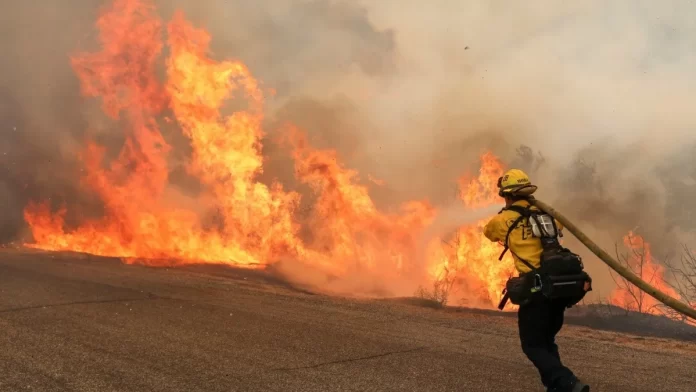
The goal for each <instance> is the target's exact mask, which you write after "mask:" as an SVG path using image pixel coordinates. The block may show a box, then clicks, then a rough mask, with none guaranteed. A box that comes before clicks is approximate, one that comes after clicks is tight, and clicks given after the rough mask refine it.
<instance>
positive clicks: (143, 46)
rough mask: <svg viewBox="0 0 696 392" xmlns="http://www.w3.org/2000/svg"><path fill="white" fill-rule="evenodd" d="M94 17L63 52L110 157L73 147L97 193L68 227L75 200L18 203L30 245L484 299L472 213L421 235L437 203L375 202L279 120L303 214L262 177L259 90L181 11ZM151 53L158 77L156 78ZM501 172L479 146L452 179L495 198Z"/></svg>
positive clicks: (118, 9)
mask: <svg viewBox="0 0 696 392" xmlns="http://www.w3.org/2000/svg"><path fill="white" fill-rule="evenodd" d="M97 27H98V29H99V32H100V35H99V41H100V43H101V46H102V48H101V50H100V51H99V52H96V53H79V54H77V55H75V56H73V57H72V58H71V60H72V66H73V69H74V71H75V73H76V74H77V76H78V78H79V80H80V81H81V85H82V92H83V94H84V95H85V96H87V97H98V98H100V99H101V102H102V109H103V112H104V113H105V114H106V115H107V116H108V117H109V118H111V119H112V120H113V121H114V122H118V124H119V125H120V126H121V127H122V131H123V132H124V134H125V143H124V144H123V147H122V149H121V150H120V152H119V153H118V154H117V155H116V156H115V158H113V159H109V157H108V156H107V154H106V148H105V147H104V146H101V145H100V144H98V143H97V142H95V141H93V140H92V141H88V142H87V143H86V145H85V147H84V149H83V151H82V153H81V155H80V159H81V162H82V165H83V168H84V176H83V178H82V187H83V190H84V191H85V192H92V193H94V194H96V195H98V197H99V198H100V199H101V200H102V201H103V204H104V209H103V213H102V214H101V216H99V217H96V218H92V217H87V216H82V217H79V219H77V223H76V224H75V225H70V224H68V217H69V216H70V214H71V208H72V207H74V206H70V205H63V206H60V207H59V208H58V209H57V210H54V209H53V208H52V206H51V204H50V203H48V202H45V201H40V200H39V201H36V202H33V203H31V204H29V205H28V206H27V207H26V209H25V212H24V215H25V220H26V222H27V223H28V224H29V226H30V228H31V232H32V234H33V238H34V242H33V243H32V244H30V245H29V246H31V247H34V248H39V249H44V250H52V251H66V250H70V251H78V252H85V253H90V254H94V255H101V256H113V257H120V258H123V259H124V260H125V261H127V262H131V263H132V262H143V263H148V264H151V265H161V264H165V265H169V264H172V263H175V264H185V263H222V264H229V265H234V266H247V267H248V266H263V265H268V264H272V263H277V262H281V261H284V260H294V261H297V262H298V263H301V264H296V265H302V268H311V269H312V270H313V271H320V272H321V273H322V274H325V275H326V276H329V277H332V279H338V280H340V279H341V278H342V277H345V276H358V277H360V278H361V279H368V280H369V279H371V280H373V281H378V280H379V281H383V282H384V283H383V284H382V285H383V286H384V287H386V288H387V291H394V290H390V289H389V288H390V287H400V289H399V290H408V291H410V292H411V293H412V292H413V290H414V288H415V287H416V286H417V285H428V284H430V283H431V282H433V281H434V282H441V283H443V284H446V285H448V286H450V287H452V286H455V287H459V288H461V289H462V290H461V295H462V296H464V297H467V298H468V300H469V301H471V302H472V303H475V304H478V305H484V304H486V305H492V304H495V303H496V301H497V300H498V296H499V292H500V289H501V287H502V285H503V283H504V281H505V279H506V278H507V277H508V276H509V275H510V274H511V272H512V270H511V265H512V264H511V263H509V262H499V261H498V260H497V254H498V252H499V246H498V245H496V244H490V243H488V242H487V241H485V240H484V239H483V237H482V236H481V235H480V232H481V227H482V224H483V222H478V223H473V224H471V225H468V226H465V227H463V228H461V229H459V230H458V231H457V233H456V234H455V235H454V240H451V241H449V242H447V244H446V245H443V242H442V240H443V239H442V238H435V239H429V240H428V243H427V244H422V241H423V240H422V238H423V233H424V230H425V229H426V228H427V227H428V226H429V224H430V223H431V222H432V221H433V219H434V217H435V216H436V214H437V209H436V208H434V207H433V206H431V205H430V204H429V203H428V202H426V201H410V202H406V203H403V205H402V206H401V208H400V209H399V210H398V211H382V210H380V209H379V208H378V207H377V206H376V205H375V203H374V202H373V200H372V199H371V197H370V194H369V192H368V188H367V187H366V186H364V185H362V184H361V182H360V180H359V177H358V173H357V172H356V171H354V170H351V169H348V168H346V167H345V166H344V165H343V164H342V163H341V162H340V159H339V156H338V154H337V152H336V151H333V150H321V149H317V148H314V147H313V146H312V144H311V143H310V141H309V140H308V138H307V135H306V134H305V133H303V131H302V130H301V129H298V128H297V127H295V126H293V125H287V126H286V127H285V128H284V130H283V134H284V136H285V137H284V139H285V140H284V141H283V145H285V146H287V147H288V149H289V151H290V152H289V154H290V155H291V157H292V159H293V160H294V165H295V167H294V172H295V177H296V180H297V182H298V183H300V184H305V185H307V186H308V187H309V188H311V190H312V202H313V205H312V206H311V210H310V212H309V213H308V214H299V213H298V206H299V205H300V201H301V197H300V194H299V193H297V192H295V191H292V190H287V189H283V187H282V186H281V185H279V184H272V185H270V186H268V185H266V184H264V183H262V182H261V181H260V180H259V175H260V174H261V173H262V171H263V167H264V158H263V155H262V151H261V150H262V143H263V142H266V141H265V140H264V135H265V133H264V130H263V129H262V123H263V119H264V114H265V106H264V100H265V97H266V96H267V95H268V93H269V92H268V91H267V90H264V88H263V87H262V84H261V83H260V82H259V81H257V80H256V79H255V78H254V76H253V75H252V72H251V71H250V70H249V69H248V68H247V67H246V66H245V65H244V64H242V63H241V62H238V61H232V60H229V61H215V60H213V59H211V58H210V57H208V55H207V54H208V52H209V43H210V36H209V35H208V33H207V32H206V31H205V30H202V29H198V28H196V27H194V26H193V25H192V24H191V23H189V22H188V21H187V20H186V18H185V16H184V15H183V14H182V13H177V14H175V15H174V17H173V18H172V20H171V21H169V22H168V23H166V24H165V23H163V22H162V21H161V20H160V19H159V18H158V16H157V14H156V11H155V9H154V6H153V5H152V4H151V3H150V2H148V1H145V0H116V1H114V3H113V4H112V5H111V7H110V8H108V9H106V10H105V11H104V12H103V14H102V15H101V16H100V18H99V20H98V21H97ZM165 35H166V37H167V39H166V41H163V39H162V37H163V36H165ZM165 52H166V55H165V54H164V53H165ZM162 56H166V58H165V61H164V64H165V68H166V72H165V75H166V81H165V82H161V81H160V79H159V78H158V64H160V63H159V61H160V58H161V57H162ZM228 113H231V114H228ZM168 122H172V123H175V124H176V128H177V129H178V130H179V131H180V132H181V133H182V134H183V136H185V137H186V138H187V139H188V143H189V145H190V147H191V152H190V155H189V156H190V158H189V161H188V162H187V164H186V169H187V171H188V174H189V175H191V176H194V177H195V178H197V179H198V181H200V184H201V189H202V191H201V192H200V194H199V195H198V196H197V197H196V200H195V205H196V206H197V208H187V203H177V202H175V200H177V199H176V198H173V197H171V194H170V192H171V190H170V189H169V187H168V183H169V175H170V167H169V161H170V160H169V156H170V154H171V153H172V147H171V146H170V145H169V144H168V142H167V140H166V138H165V137H164V136H163V132H162V131H161V128H162V127H163V125H162V124H167V123H168ZM503 170H504V166H503V164H502V163H501V162H500V161H499V160H498V159H497V158H496V157H495V156H493V155H492V154H490V153H486V154H484V155H483V156H482V157H481V170H480V173H479V175H478V176H474V177H472V178H469V177H467V178H464V179H462V181H461V184H460V185H461V187H460V188H461V192H460V195H461V199H462V201H463V203H464V204H465V205H466V206H467V207H469V208H480V207H487V206H491V205H495V204H496V203H499V200H498V198H497V196H496V189H495V188H496V180H497V178H498V177H499V176H500V175H501V174H502V172H503ZM189 204H190V203H189ZM201 206H202V207H201ZM211 217H212V218H211ZM295 273H300V274H301V272H299V271H295ZM400 281H401V282H409V283H408V284H403V285H402V284H400V283H398V282H400ZM390 282H393V283H390ZM399 290H397V291H399ZM405 292H407V291H405Z"/></svg>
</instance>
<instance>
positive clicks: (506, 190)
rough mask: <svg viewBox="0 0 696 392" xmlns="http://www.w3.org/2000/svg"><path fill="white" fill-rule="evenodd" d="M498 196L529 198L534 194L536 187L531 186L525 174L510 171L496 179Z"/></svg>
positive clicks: (520, 171) (517, 170)
mask: <svg viewBox="0 0 696 392" xmlns="http://www.w3.org/2000/svg"><path fill="white" fill-rule="evenodd" d="M498 189H499V190H498V194H499V195H500V196H501V197H505V196H529V195H531V194H533V193H534V192H536V190H537V186H536V185H532V182H531V181H529V176H528V175H527V173H525V172H523V171H522V170H520V169H511V170H508V171H507V172H505V174H503V176H502V177H500V178H499V179H498Z"/></svg>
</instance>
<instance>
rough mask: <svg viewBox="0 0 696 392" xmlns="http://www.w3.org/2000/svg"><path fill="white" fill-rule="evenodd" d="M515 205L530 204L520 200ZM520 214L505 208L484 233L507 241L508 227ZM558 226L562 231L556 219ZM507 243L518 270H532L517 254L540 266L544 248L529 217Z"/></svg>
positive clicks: (496, 240) (534, 208)
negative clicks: (535, 235)
mask: <svg viewBox="0 0 696 392" xmlns="http://www.w3.org/2000/svg"><path fill="white" fill-rule="evenodd" d="M513 205H515V206H521V207H527V206H529V202H528V201H526V200H520V201H516V202H515V203H513ZM532 209H533V210H537V208H536V207H532ZM519 216H520V214H518V213H517V212H515V211H509V210H504V211H502V212H501V213H499V214H498V215H496V216H495V217H493V219H491V220H490V221H489V222H488V223H487V224H486V226H485V228H484V229H483V234H484V235H485V236H486V238H488V239H489V240H491V241H493V242H500V243H503V242H505V237H506V236H507V232H508V229H509V228H510V226H512V224H513V223H514V222H515V220H517V218H519ZM556 227H557V228H558V230H559V233H560V231H561V229H562V228H563V227H562V226H561V224H560V223H559V222H558V221H556ZM507 245H508V247H509V248H510V251H511V252H510V253H512V254H513V255H512V257H513V259H514V260H515V268H516V269H517V272H519V273H520V274H523V273H527V272H530V271H531V270H530V269H529V267H527V266H526V265H525V264H524V263H523V262H521V261H520V259H519V258H518V257H517V256H519V257H521V258H523V259H524V260H526V261H527V262H528V263H529V264H531V265H533V266H534V268H539V259H540V258H541V252H542V250H543V249H542V247H541V241H540V240H539V238H536V237H534V236H533V235H532V226H531V225H530V224H529V219H527V218H524V219H522V221H520V223H519V224H518V225H517V227H516V228H515V229H514V230H512V232H511V233H510V240H509V242H508V244H507Z"/></svg>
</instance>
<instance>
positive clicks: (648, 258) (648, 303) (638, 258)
mask: <svg viewBox="0 0 696 392" xmlns="http://www.w3.org/2000/svg"><path fill="white" fill-rule="evenodd" d="M623 243H624V246H625V247H626V248H627V249H628V250H629V254H628V256H627V257H626V259H625V261H626V266H627V267H628V268H629V269H630V270H631V271H633V273H634V274H636V275H638V276H639V277H641V278H642V279H643V280H645V281H646V282H648V283H650V284H651V285H652V286H653V287H655V288H656V289H658V290H660V291H662V292H664V293H665V294H668V295H670V296H672V297H673V298H676V299H680V298H681V297H680V296H679V294H678V293H677V292H676V291H675V290H674V288H673V287H672V286H670V285H669V283H667V281H666V280H665V268H664V267H663V266H662V265H660V264H658V263H657V262H656V261H655V260H654V259H653V257H652V252H651V249H650V243H648V242H646V241H645V240H644V239H643V237H642V236H640V235H638V234H635V233H634V232H633V231H630V232H629V233H628V234H626V235H625V236H624V238H623ZM609 303H611V304H612V305H615V306H619V307H621V308H624V309H627V310H630V311H635V312H639V313H647V314H657V315H661V314H665V310H664V307H662V306H661V303H660V302H659V301H658V300H656V299H655V298H653V297H651V296H649V295H648V294H645V293H644V292H642V291H640V290H639V289H637V288H636V287H635V286H633V285H631V284H630V283H628V282H626V281H624V280H618V281H617V287H616V288H615V289H614V291H613V292H612V293H611V294H610V296H609Z"/></svg>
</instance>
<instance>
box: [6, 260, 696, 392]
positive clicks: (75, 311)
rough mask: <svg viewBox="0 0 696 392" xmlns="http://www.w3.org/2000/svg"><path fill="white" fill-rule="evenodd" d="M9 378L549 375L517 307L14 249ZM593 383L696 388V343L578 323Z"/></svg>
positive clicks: (339, 379) (576, 344)
mask: <svg viewBox="0 0 696 392" xmlns="http://www.w3.org/2000/svg"><path fill="white" fill-rule="evenodd" d="M0 290H1V292H0V390H2V391H100V392H103V391H167V392H171V391H475V392H479V391H480V392H485V391H542V390H543V389H542V388H541V384H540V383H539V381H538V378H537V375H536V373H535V370H534V369H533V368H532V366H531V365H530V364H529V363H528V362H527V361H526V359H525V358H524V357H523V355H522V353H521V350H520V348H519V344H518V340H517V337H516V334H515V332H516V331H515V319H514V318H510V317H497V316H490V315H483V314H478V313H468V312H450V311H442V310H435V309H428V308H425V307H418V306H414V305H408V304H403V303H394V302H385V301H358V300H348V299H336V298H327V297H324V296H319V295H311V294H307V293H302V292H299V291H297V290H293V289H292V288H290V287H287V286H285V285H283V284H281V283H278V282H273V281H272V280H270V279H266V278H264V277H263V276H259V274H258V273H250V272H244V271H235V270H230V269H225V268H219V267H210V268H185V269H164V268H148V267H143V266H128V265H124V264H121V263H119V262H116V261H111V260H99V259H96V258H89V257H83V256H79V257H75V256H72V255H47V254H37V253H26V252H16V251H0ZM559 344H560V346H561V355H562V356H563V357H564V359H565V361H566V362H567V364H569V365H570V366H571V367H572V368H573V369H574V370H575V371H576V373H578V374H579V375H580V376H581V377H582V378H584V379H585V380H586V381H587V382H589V383H590V384H591V385H592V386H593V391H634V392H655V391H659V390H665V391H694V390H696V386H695V385H696V372H694V369H696V345H695V344H694V343H688V342H680V341H670V340H663V339H652V338H643V337H632V336H629V335H620V334H616V333H611V332H603V331H594V330H590V329H587V328H580V327H568V328H566V329H564V331H563V333H562V336H561V337H560V343H559Z"/></svg>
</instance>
